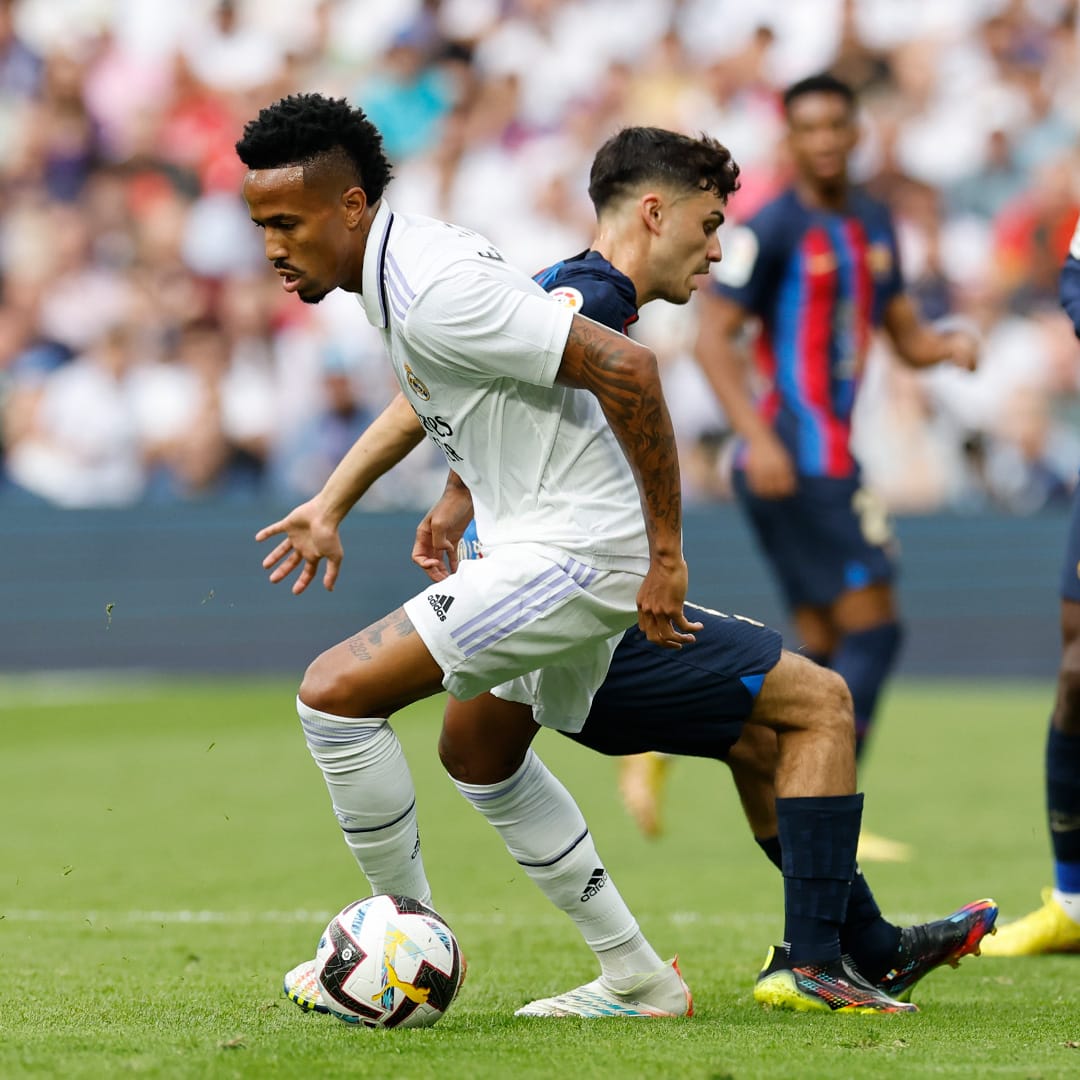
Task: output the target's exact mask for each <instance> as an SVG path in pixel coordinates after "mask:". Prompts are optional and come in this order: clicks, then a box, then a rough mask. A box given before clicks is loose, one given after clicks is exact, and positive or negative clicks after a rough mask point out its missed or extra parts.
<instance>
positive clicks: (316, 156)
mask: <svg viewBox="0 0 1080 1080" xmlns="http://www.w3.org/2000/svg"><path fill="white" fill-rule="evenodd" d="M236 152H237V154H238V155H239V156H240V160H241V161H242V162H243V163H244V164H245V165H246V166H247V167H248V168H249V169H283V168H287V167H289V166H291V165H300V166H303V167H304V169H305V178H306V176H307V170H308V169H309V168H312V167H316V166H320V165H333V164H339V163H340V164H341V165H342V166H343V167H345V168H346V169H347V170H348V171H349V172H350V173H351V175H352V176H353V179H355V181H356V183H357V184H358V185H359V186H360V187H362V188H363V189H364V192H365V193H366V194H367V197H368V202H371V203H374V202H377V201H378V200H379V199H381V198H382V194H383V191H385V189H386V185H387V184H388V183H389V182H390V178H391V175H392V174H391V171H390V162H389V161H388V160H387V158H386V154H385V153H383V144H382V135H380V134H379V129H378V128H377V127H375V125H374V124H373V123H372V122H371V121H370V120H369V119H368V118H367V116H365V115H364V111H363V110H362V109H358V108H354V107H353V106H352V105H350V104H349V103H348V102H347V101H346V100H345V99H344V98H328V97H324V96H323V95H322V94H290V95H289V96H288V97H284V98H281V100H280V101H275V102H274V104H273V105H268V106H267V107H266V108H265V109H262V110H260V112H259V115H258V116H257V117H256V118H255V119H254V120H251V121H249V122H248V123H247V124H246V125H245V126H244V134H243V137H242V138H241V139H240V140H239V141H238V142H237V144H236ZM335 159H336V160H335Z"/></svg>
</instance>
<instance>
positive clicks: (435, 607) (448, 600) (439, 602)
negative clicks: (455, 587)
mask: <svg viewBox="0 0 1080 1080" xmlns="http://www.w3.org/2000/svg"><path fill="white" fill-rule="evenodd" d="M427 602H428V603H429V604H430V605H431V610H432V611H434V612H435V614H436V615H438V616H439V622H446V613H447V612H448V611H449V610H450V605H451V604H452V603H453V602H454V598H453V597H452V596H445V595H443V596H436V595H435V594H434V593H428V598H427Z"/></svg>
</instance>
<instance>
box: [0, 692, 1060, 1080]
mask: <svg viewBox="0 0 1080 1080" xmlns="http://www.w3.org/2000/svg"><path fill="white" fill-rule="evenodd" d="M294 685H295V683H294V682H291V681H276V682H258V683H255V682H243V683H236V682H220V683H207V682H185V683H182V682H161V683H155V682H146V683H143V684H131V683H123V682H118V683H115V684H112V683H110V684H105V683H96V684H84V685H78V684H70V685H69V684H63V683H61V684H59V685H57V684H56V683H55V682H53V683H50V684H47V685H46V684H39V683H35V682H33V681H27V680H18V679H11V680H6V681H3V682H0V723H2V724H3V731H4V749H3V753H2V755H0V791H2V792H3V797H4V806H5V814H4V818H5V820H4V826H3V836H4V843H3V851H4V857H3V860H2V863H0V961H2V972H3V986H4V990H5V993H4V1000H3V1002H2V1004H0V1076H3V1077H22V1076H32V1077H51V1076H56V1077H65V1078H67V1077H72V1078H75V1077H93V1078H98V1077H117V1076H138V1077H169V1078H173V1077H179V1078H184V1077H191V1078H200V1080H201V1078H207V1077H210V1078H217V1077H253V1078H254V1077H257V1078H276V1077H281V1078H285V1077H290V1078H292V1077H338V1076H342V1077H369V1076H370V1077H379V1078H389V1077H405V1078H426V1077H432V1078H444V1077H449V1078H456V1077H463V1078H465V1077H467V1078H488V1077H490V1078H504V1077H514V1078H515V1080H523V1078H527V1077H558V1078H560V1080H563V1078H575V1077H579V1076H580V1077H595V1078H605V1077H649V1078H651V1077H678V1078H691V1080H693V1078H698V1080H720V1078H724V1077H737V1078H749V1077H768V1078H777V1077H796V1078H800V1080H801V1078H807V1077H829V1078H834V1080H835V1078H838V1077H860V1076H888V1077H912V1076H968V1077H970V1076H980V1077H981V1076H1017V1077H1058V1076H1060V1077H1065V1076H1077V1075H1080V1008H1078V1003H1080V991H1078V990H1077V987H1078V986H1080V978H1078V976H1080V957H1075V958H1069V957H1060V958H1043V959H1036V960H1025V961H1005V960H990V959H975V958H970V959H968V960H965V961H964V963H963V964H962V966H961V967H960V969H959V970H958V971H950V970H948V969H946V970H943V971H940V972H937V973H935V974H934V975H933V976H931V977H930V978H929V979H928V980H927V981H926V982H925V983H924V984H923V985H922V986H921V987H920V988H918V990H917V991H916V995H915V1000H916V1001H917V1002H918V1003H919V1004H920V1005H921V1006H922V1009H923V1011H922V1012H921V1013H920V1014H919V1015H917V1016H900V1017H884V1018H867V1017H858V1016H818V1015H814V1016H803V1015H792V1014H780V1013H767V1012H764V1011H763V1010H761V1009H760V1008H759V1007H758V1006H756V1005H755V1004H754V1003H753V1001H752V999H751V997H750V991H751V987H752V984H753V979H754V975H755V973H756V971H757V969H758V966H759V965H760V963H761V961H762V960H763V959H764V956H765V953H766V950H767V948H768V946H769V944H770V943H772V942H773V941H776V940H778V939H779V937H780V936H781V932H782V925H783V924H782V907H781V886H780V879H779V876H778V875H777V873H776V872H775V871H774V870H773V869H772V867H771V866H770V865H769V864H768V863H767V862H766V861H765V859H764V858H763V857H762V856H761V854H760V853H759V852H758V849H757V848H756V846H755V845H754V844H753V843H752V841H751V840H750V837H749V833H748V831H747V829H746V826H745V824H744V823H743V821H742V818H741V815H740V813H739V810H738V806H737V802H736V800H735V797H734V794H733V791H732V788H731V784H730V782H729V779H728V776H727V771H726V769H724V768H723V767H722V766H719V765H715V764H710V763H708V762H698V761H680V762H678V763H677V765H676V767H675V768H674V770H673V772H672V788H671V792H670V798H669V799H668V802H667V812H666V820H667V826H668V828H667V832H666V833H665V835H664V836H663V837H662V838H661V839H659V840H657V841H651V842H650V841H647V840H645V839H643V838H642V837H640V836H639V835H638V834H637V833H636V831H635V829H634V827H633V825H632V824H631V822H630V821H629V820H628V819H627V818H626V817H625V815H624V814H623V811H622V809H621V806H620V804H619V802H618V798H617V795H616V791H615V783H614V777H615V773H614V766H613V764H612V763H611V762H610V761H609V760H607V759H604V758H601V757H598V756H596V755H593V754H590V753H589V752H588V751H585V750H583V749H582V748H580V747H578V746H576V745H574V744H572V743H570V742H569V741H568V740H565V739H562V738H560V737H559V736H556V735H553V734H550V733H545V734H544V735H542V736H541V737H540V739H539V740H538V743H537V748H538V750H539V751H540V753H541V755H542V756H543V757H544V758H545V759H546V760H547V761H548V762H549V764H550V765H551V766H552V767H553V768H554V769H555V771H556V772H557V773H558V774H559V775H560V776H561V777H562V778H563V780H564V781H565V782H566V783H567V784H568V786H569V787H570V789H571V790H572V791H573V792H574V794H575V795H576V796H577V798H578V800H579V801H580V803H581V805H582V808H583V809H584V811H585V814H586V817H587V818H588V819H589V822H590V824H591V826H592V829H593V832H594V834H595V836H596V838H597V844H598V847H599V849H600V851H601V853H602V855H603V856H604V858H605V861H606V863H607V865H608V868H609V870H610V871H611V873H612V875H613V878H614V880H615V881H616V883H617V884H618V887H619V889H620V891H621V892H622V893H623V895H624V896H625V897H626V898H627V900H628V901H629V903H630V905H631V907H632V908H633V909H634V910H635V912H636V914H637V916H638V919H639V920H640V922H641V924H642V927H643V929H644V930H645V932H646V934H647V935H648V936H649V937H650V938H651V940H652V941H653V943H654V945H655V946H656V947H657V948H658V949H659V950H661V951H663V952H664V953H665V954H671V953H674V952H676V951H677V952H678V953H679V954H680V957H681V963H682V967H683V971H684V974H685V975H686V977H687V979H688V981H689V982H690V984H691V986H692V987H693V989H694V993H695V1000H696V1006H697V1016H696V1017H695V1018H694V1019H692V1020H686V1021H681V1020H680V1021H671V1022H667V1021H665V1022H650V1021H632V1020H631V1021H627V1020H623V1021H600V1020H593V1021H543V1020H539V1021H538V1020H528V1019H516V1018H515V1017H514V1016H513V1015H512V1014H513V1011H514V1009H515V1008H516V1007H517V1006H518V1005H520V1004H522V1003H523V1002H525V1001H527V1000H528V999H530V998H532V997H536V996H540V995H544V994H549V993H553V992H557V991H560V990H564V989H568V988H569V987H571V986H574V985H576V984H578V983H580V982H583V981H585V980H587V979H590V978H592V977H593V976H594V974H595V971H594V968H593V963H592V958H591V956H590V954H589V953H588V951H587V949H586V948H585V946H584V945H583V944H582V943H581V941H580V939H579V938H578V936H577V934H576V931H575V930H574V929H573V927H572V925H571V924H570V923H569V921H568V920H566V919H565V918H564V917H563V916H562V915H561V914H559V913H558V912H555V911H554V910H552V909H549V907H548V905H547V903H546V901H545V900H544V899H543V898H542V897H541V895H540V894H539V892H538V891H536V889H535V888H534V886H533V885H532V884H531V883H530V882H529V881H528V879H527V878H526V877H525V875H524V874H523V873H522V872H521V871H520V869H519V868H518V867H517V866H516V865H515V864H514V863H513V862H512V861H511V860H510V858H509V856H508V855H507V854H506V852H505V850H504V849H503V848H502V845H501V842H500V841H499V838H498V836H497V835H496V834H495V832H494V831H493V830H491V829H490V828H489V827H488V826H487V825H486V824H485V823H484V822H483V821H482V819H481V818H480V817H479V816H478V815H476V814H475V813H474V812H473V811H472V810H471V809H470V808H469V807H468V806H467V804H466V803H465V802H464V800H462V799H461V798H460V797H459V796H458V795H457V793H456V792H455V791H454V790H453V787H452V786H451V784H450V782H449V781H448V780H447V778H446V777H445V775H444V774H443V773H442V772H441V770H440V768H439V765H438V761H437V758H436V754H435V737H436V729H437V720H438V715H439V709H440V705H441V703H440V702H439V701H434V702H429V703H425V704H423V705H421V706H417V707H415V708H413V709H411V710H409V711H408V712H407V713H405V714H403V715H402V716H401V717H400V718H398V719H397V721H396V722H395V727H396V729H397V730H398V732H399V734H400V736H401V738H402V741H403V743H404V745H405V748H406V752H407V754H408V756H409V759H410V761H411V763H412V767H413V770H414V775H415V778H416V782H417V789H418V792H419V811H420V826H421V834H422V837H423V842H424V852H425V859H426V862H427V866H428V871H429V874H430V876H431V879H432V882H433V884H434V887H435V897H436V903H437V904H438V905H439V907H440V908H441V910H442V912H443V913H444V914H445V916H446V917H447V919H448V921H449V922H450V924H451V925H452V926H453V927H454V929H455V931H456V933H457V935H458V937H459V939H460V940H461V943H462V946H463V948H464V950H465V953H466V955H467V957H468V960H469V977H468V981H467V982H466V985H465V987H464V989H463V990H462V992H461V995H460V996H459V998H458V1000H457V1002H456V1003H455V1005H454V1006H453V1008H452V1009H451V1010H450V1012H449V1013H448V1014H447V1016H446V1017H445V1019H444V1020H443V1021H442V1022H441V1023H440V1024H439V1025H438V1026H436V1027H434V1028H431V1029H428V1030H419V1031H390V1032H377V1031H368V1030H365V1029H361V1030H357V1029H355V1028H351V1027H347V1026H346V1025H344V1024H341V1023H338V1022H337V1021H335V1020H333V1019H331V1018H327V1017H319V1016H305V1015H303V1014H301V1013H300V1011H299V1010H298V1009H296V1008H295V1007H294V1006H293V1005H291V1004H290V1003H289V1002H288V1001H286V1000H285V998H284V997H283V996H282V994H281V975H282V972H283V971H284V970H286V969H287V968H288V967H290V966H292V965H293V964H294V963H296V962H297V961H298V960H299V959H301V958H303V957H304V956H307V955H309V954H310V953H311V952H312V950H313V948H314V945H315V942H316V940H317V938H318V935H319V932H320V930H321V929H322V926H323V924H324V923H325V921H326V919H327V918H328V916H329V914H330V913H331V912H332V911H334V910H337V909H338V908H340V907H342V906H344V905H345V904H346V903H348V902H350V901H351V900H354V899H356V898H358V897H360V896H362V895H365V893H366V891H367V890H366V887H365V883H364V881H363V879H362V877H361V876H360V874H359V872H358V871H357V869H356V868H355V866H354V864H353V863H352V860H351V858H350V856H349V855H348V853H347V852H346V850H345V847H344V845H343V843H342V841H341V837H340V834H339V832H338V830H337V828H336V826H335V823H334V820H333V817H332V816H331V814H330V812H329V804H328V799H327V796H326V792H325V789H324V788H323V786H322V781H321V779H320V777H319V776H318V773H317V771H316V769H315V766H314V765H313V763H312V762H311V760H310V758H309V757H308V754H307V751H306V749H305V747H304V744H303V739H302V737H301V734H300V730H299V725H298V723H297V721H296V718H295V715H294V713H293V710H292V695H293V692H294ZM1050 697H1051V689H1050V687H1049V686H1043V685H1032V686H1003V685H1002V686H999V685H992V684H991V685H983V686H973V685H962V684H929V683H927V684H922V683H919V684H916V683H911V682H902V683H898V684H896V685H895V686H894V688H893V689H892V691H891V693H890V695H889V697H888V700H887V702H886V704H885V709H884V715H883V716H882V718H881V722H880V725H879V735H878V739H877V742H876V745H874V746H873V747H872V750H871V755H870V758H869V761H868V764H867V767H866V769H865V773H864V777H863V784H862V786H863V788H864V789H865V790H866V792H867V812H866V815H865V822H866V824H867V826H868V827H869V828H871V829H874V830H875V831H878V832H881V833H884V834H886V835H889V836H893V837H896V838H898V839H903V840H907V841H909V842H911V843H912V844H914V845H915V848H916V849H917V858H916V859H915V861H913V862H911V863H910V864H907V865H902V866H900V865H880V864H877V865H868V866H867V867H866V868H865V869H866V872H867V876H868V877H869V878H870V880H871V882H872V884H873V886H874V888H875V891H876V893H877V895H878V898H879V900H880V902H881V904H882V907H883V908H884V910H885V912H886V914H887V915H890V916H892V917H894V918H896V919H898V920H915V919H924V918H929V917H934V916H937V915H942V914H945V913H946V912H948V911H951V910H952V909H953V908H954V907H956V906H958V905H959V904H961V903H964V902H966V901H968V900H971V899H974V898H976V897H979V896H984V895H992V896H995V897H996V898H997V899H998V900H999V902H1000V903H1001V906H1002V912H1003V916H1005V917H1007V916H1010V915H1013V916H1015V915H1019V914H1022V913H1023V912H1024V911H1026V910H1027V909H1029V908H1030V907H1031V906H1032V905H1033V904H1034V903H1036V902H1037V901H1038V898H1039V889H1040V887H1041V886H1042V885H1044V884H1046V883H1047V882H1048V881H1049V876H1050V861H1049V854H1048V843H1047V840H1046V837H1045V826H1044V822H1043V811H1042V771H1041V769H1042V763H1041V757H1042V743H1043V732H1044V725H1045V720H1046V715H1047V713H1048V710H1049V706H1050Z"/></svg>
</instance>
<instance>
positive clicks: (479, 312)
mask: <svg viewBox="0 0 1080 1080" xmlns="http://www.w3.org/2000/svg"><path fill="white" fill-rule="evenodd" d="M530 284H531V283H530ZM573 320H574V312H573V311H572V310H571V309H570V308H568V307H565V306H564V305H562V304H558V303H555V302H554V301H553V300H552V299H551V298H550V297H548V296H547V295H545V294H544V293H543V292H542V291H539V289H537V291H533V289H532V288H526V287H520V288H519V287H517V286H516V285H515V284H513V283H511V282H509V281H506V280H505V279H503V278H500V277H495V276H486V275H484V274H483V273H481V272H480V271H468V272H458V273H455V274H452V275H448V276H446V277H442V278H439V279H437V280H436V281H434V282H433V283H432V284H431V285H430V286H428V288H426V289H425V290H424V291H423V292H421V293H420V295H419V296H418V297H417V298H416V300H415V301H414V303H413V305H412V307H410V308H409V313H408V316H407V318H406V321H405V338H406V340H407V342H408V344H409V347H410V348H412V349H415V350H416V351H417V352H418V353H420V354H423V355H424V356H426V357H427V358H428V359H429V360H431V361H432V362H433V363H435V364H446V365H449V366H451V367H454V368H457V369H458V370H459V371H464V372H468V373H471V374H473V375H477V376H480V377H484V376H486V377H488V378H492V379H501V378H510V379H517V380H518V381H520V382H526V383H532V384H534V385H536V386H553V385H554V384H555V377H556V375H558V373H559V368H560V366H561V365H562V356H563V350H564V349H565V348H566V340H567V338H568V337H569V336H570V324H571V323H572V322H573Z"/></svg>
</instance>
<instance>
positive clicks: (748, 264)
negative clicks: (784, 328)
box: [712, 215, 785, 315]
mask: <svg viewBox="0 0 1080 1080" xmlns="http://www.w3.org/2000/svg"><path fill="white" fill-rule="evenodd" d="M784 247H785V246H784V243H783V241H782V239H781V236H780V235H779V230H778V229H776V228H772V227H770V224H769V220H768V219H765V218H762V217H761V216H760V215H759V216H758V217H755V218H751V219H750V221H748V222H746V223H745V224H743V225H736V226H735V227H734V228H732V229H730V230H729V232H728V234H727V236H726V237H725V238H724V241H723V258H722V259H721V260H720V262H718V263H716V264H715V265H714V266H713V280H712V291H713V292H714V293H715V294H716V295H717V296H723V297H726V298H727V299H729V300H731V301H733V302H734V303H736V304H738V305H739V306H740V307H741V308H745V309H746V310H747V311H749V312H752V313H753V314H755V315H760V314H762V313H763V312H764V311H765V309H766V306H767V300H768V297H769V296H770V294H771V293H772V292H773V290H774V289H775V287H776V278H777V274H778V267H780V266H781V265H782V262H783V253H784Z"/></svg>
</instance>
